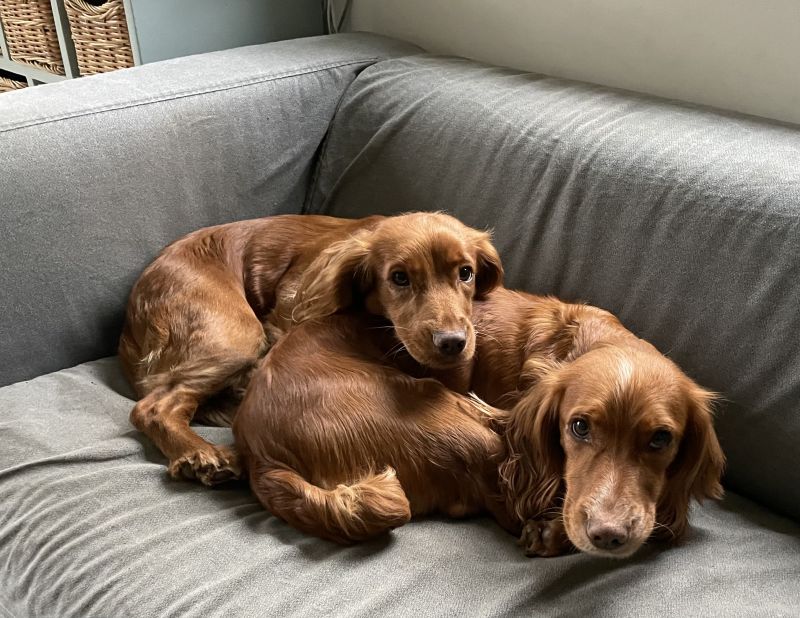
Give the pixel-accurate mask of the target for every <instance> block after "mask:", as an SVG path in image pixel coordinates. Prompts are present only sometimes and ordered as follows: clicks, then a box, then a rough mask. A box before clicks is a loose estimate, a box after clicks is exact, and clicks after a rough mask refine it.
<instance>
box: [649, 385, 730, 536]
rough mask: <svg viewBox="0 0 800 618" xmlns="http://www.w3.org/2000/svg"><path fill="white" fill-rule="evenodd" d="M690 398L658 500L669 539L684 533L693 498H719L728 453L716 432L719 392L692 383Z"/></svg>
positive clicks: (688, 392)
mask: <svg viewBox="0 0 800 618" xmlns="http://www.w3.org/2000/svg"><path fill="white" fill-rule="evenodd" d="M687 399H688V404H687V405H688V417H687V421H686V428H685V430H684V434H683V437H682V438H681V443H680V446H679V448H678V454H677V455H676V456H675V461H673V462H672V464H671V465H670V468H669V470H668V472H667V474H668V477H667V485H666V487H665V488H664V493H663V495H662V496H661V499H660V500H659V503H658V514H657V520H658V523H660V524H662V525H664V526H666V527H667V528H668V529H669V532H667V531H666V530H664V531H663V533H664V534H666V536H667V537H668V538H670V539H679V538H680V537H682V536H683V535H684V534H685V532H686V528H687V525H688V514H689V502H690V500H691V499H692V498H694V499H695V500H697V501H702V500H704V499H706V498H713V499H719V498H721V497H722V493H723V491H722V485H721V484H720V477H721V476H722V471H723V468H724V467H725V455H724V454H723V452H722V448H720V445H719V441H718V440H717V434H716V433H715V432H714V425H713V416H712V406H713V403H714V401H715V399H716V395H714V394H713V393H711V392H709V391H707V390H705V389H702V388H700V387H699V386H697V385H696V384H694V383H693V382H692V383H691V384H690V385H689V386H687ZM660 530H663V529H660ZM656 533H658V530H657V531H656ZM658 536H661V535H658Z"/></svg>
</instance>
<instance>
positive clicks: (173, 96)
mask: <svg viewBox="0 0 800 618" xmlns="http://www.w3.org/2000/svg"><path fill="white" fill-rule="evenodd" d="M378 60H379V58H377V57H374V56H372V57H367V58H359V59H356V60H348V61H346V62H345V61H342V60H336V61H332V62H327V63H325V64H320V65H312V66H309V67H305V68H303V69H299V70H297V69H295V70H293V71H286V72H284V73H276V74H271V75H262V76H260V77H255V78H252V79H249V80H246V81H242V82H235V83H230V84H225V83H217V84H214V85H213V86H207V87H205V88H201V89H194V90H187V91H185V92H174V93H170V94H168V95H159V96H155V97H151V98H147V99H140V100H138V101H125V102H124V103H118V104H112V105H105V106H102V107H96V108H91V109H85V110H81V111H79V112H74V113H69V114H59V115H55V116H49V117H44V118H38V119H35V120H29V121H25V122H21V123H19V124H16V125H13V124H12V125H9V126H6V127H2V126H0V134H2V133H9V132H11V131H15V130H18V129H26V128H30V127H34V126H40V125H43V124H49V123H51V122H60V121H62V120H71V119H73V118H80V117H83V116H92V115H94V114H102V113H105V112H111V111H117V110H121V109H132V108H135V107H141V106H143V105H151V104H153V103H163V102H165V101H174V100H177V99H183V98H188V97H193V96H199V95H204V94H211V93H214V92H222V91H225V90H233V89H236V88H243V87H246V86H254V85H258V84H263V83H267V82H271V81H277V80H280V79H287V78H290V77H298V76H300V75H307V74H309V73H318V72H321V71H327V70H329V69H338V68H341V67H346V66H350V65H358V64H372V63H374V62H377V61H378Z"/></svg>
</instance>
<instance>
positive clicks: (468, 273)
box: [458, 266, 475, 283]
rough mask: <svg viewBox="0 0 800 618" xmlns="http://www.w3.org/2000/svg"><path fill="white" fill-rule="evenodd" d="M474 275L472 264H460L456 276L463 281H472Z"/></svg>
mask: <svg viewBox="0 0 800 618" xmlns="http://www.w3.org/2000/svg"><path fill="white" fill-rule="evenodd" d="M474 276H475V271H474V270H472V266H462V267H461V268H459V269H458V278H459V279H461V281H463V282H464V283H469V282H470V281H472V278H473V277H474Z"/></svg>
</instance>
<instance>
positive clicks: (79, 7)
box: [64, 0, 133, 75]
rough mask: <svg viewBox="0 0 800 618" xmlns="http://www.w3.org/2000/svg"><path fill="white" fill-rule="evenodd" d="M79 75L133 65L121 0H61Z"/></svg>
mask: <svg viewBox="0 0 800 618" xmlns="http://www.w3.org/2000/svg"><path fill="white" fill-rule="evenodd" d="M64 6H65V7H66V9H67V17H68V19H69V27H70V30H71V31H72V41H73V43H74V44H75V55H76V56H77V58H78V69H79V70H80V74H81V75H91V74H93V73H105V72H106V71H113V70H114V69H123V68H125V67H132V66H133V52H132V51H131V40H130V37H129V36H128V24H127V22H126V21H125V9H124V8H123V5H122V0H109V1H108V2H102V3H99V2H95V3H94V4H90V3H89V2H85V1H84V0H64Z"/></svg>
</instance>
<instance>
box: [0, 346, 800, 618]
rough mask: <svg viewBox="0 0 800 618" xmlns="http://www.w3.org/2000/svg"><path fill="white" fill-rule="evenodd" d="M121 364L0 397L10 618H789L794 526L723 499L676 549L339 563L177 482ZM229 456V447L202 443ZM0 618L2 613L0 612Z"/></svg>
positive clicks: (390, 547)
mask: <svg viewBox="0 0 800 618" xmlns="http://www.w3.org/2000/svg"><path fill="white" fill-rule="evenodd" d="M132 405H133V401H132V393H131V391H130V388H129V387H128V385H127V384H126V382H125V380H124V378H123V376H122V374H121V372H120V368H119V364H118V362H117V360H116V358H107V359H103V360H99V361H95V362H91V363H86V364H83V365H79V366H77V367H73V368H71V369H66V370H63V371H59V372H57V373H53V374H49V375H45V376H41V377H39V378H36V379H34V380H31V381H29V382H20V383H17V384H14V385H11V386H7V387H5V388H2V389H0V609H4V610H5V612H6V613H8V614H10V615H12V616H78V615H81V616H89V615H91V616H127V615H134V614H135V615H140V616H203V617H205V616H210V615H218V616H223V615H225V616H264V615H280V616H289V615H302V616H306V615H319V614H335V615H356V616H374V615H397V616H409V615H414V614H417V615H425V616H430V615H451V616H452V615H523V614H525V615H530V613H531V612H535V613H537V614H540V615H551V614H559V613H564V612H567V613H570V614H574V615H587V616H588V615H594V616H601V615H617V616H619V615H622V616H651V615H653V616H655V615H659V616H661V615H676V616H678V615H680V616H686V615H693V614H696V613H697V612H698V611H699V610H700V609H701V608H702V610H703V612H704V614H708V615H740V616H741V615H748V616H757V615H764V616H767V615H769V616H777V615H796V613H797V611H798V610H799V609H800V558H798V556H800V526H799V525H797V524H796V523H793V522H791V521H789V520H787V519H783V518H781V517H778V516H776V515H773V514H771V513H770V512H768V511H766V510H764V509H762V508H760V507H758V506H757V505H755V504H753V503H752V502H749V501H747V500H745V499H744V498H741V497H738V496H736V495H732V494H730V495H728V497H727V498H726V499H725V501H723V502H722V503H721V504H709V505H705V506H703V507H698V508H696V509H695V510H694V512H693V514H692V517H693V526H694V527H693V531H692V535H691V538H690V539H689V540H688V542H687V543H686V544H685V545H684V546H683V547H680V548H674V549H664V548H659V547H654V546H653V547H649V546H648V547H645V548H644V549H643V550H642V551H641V552H640V553H639V554H637V555H636V556H635V557H634V558H633V559H631V560H627V561H613V560H606V559H597V558H592V557H589V556H585V555H571V556H566V557H561V558H554V559H528V558H525V557H523V556H522V554H521V552H520V551H519V549H518V548H517V547H515V544H514V540H513V539H512V538H511V537H510V536H508V535H507V534H506V533H505V532H503V531H502V530H500V528H498V527H497V526H496V525H495V524H494V523H493V522H492V521H490V520H488V519H474V520H467V521H446V520H437V519H430V520H423V521H417V522H412V523H411V524H409V525H407V526H405V527H403V528H401V529H398V530H395V531H394V532H393V533H392V534H391V535H390V536H389V537H388V538H385V539H383V540H379V541H375V542H372V543H368V544H363V545H358V546H354V547H349V548H342V547H339V546H336V545H333V544H330V543H327V542H324V541H321V540H318V539H315V538H311V537H308V536H304V535H302V534H300V533H298V532H296V531H294V530H293V529H292V528H290V527H289V526H288V525H286V524H285V523H283V522H282V521H280V520H278V519H276V518H275V517H272V516H270V515H269V513H267V512H266V511H264V510H263V509H262V508H261V506H260V505H259V504H258V503H257V502H256V501H255V500H254V498H253V497H252V495H251V494H250V493H249V491H248V489H247V487H246V486H245V485H243V484H242V485H239V486H234V487H228V488H224V489H214V490H209V489H205V488H203V487H201V486H198V485H194V484H190V483H185V482H179V481H172V480H170V479H169V478H168V477H167V474H166V469H165V467H164V463H165V461H164V459H163V458H162V457H161V456H160V454H159V453H158V452H157V451H156V450H155V448H154V447H153V446H152V445H151V444H149V443H148V441H147V440H146V439H145V438H144V437H143V436H141V435H140V434H139V433H138V432H137V431H136V430H135V429H133V428H132V427H131V426H130V425H129V423H128V413H129V411H130V408H131V406H132ZM199 430H200V432H201V433H202V434H203V435H204V436H205V437H207V438H209V439H212V440H215V441H219V442H229V441H230V440H231V435H230V432H229V430H227V429H220V428H199ZM0 615H2V611H0Z"/></svg>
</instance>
